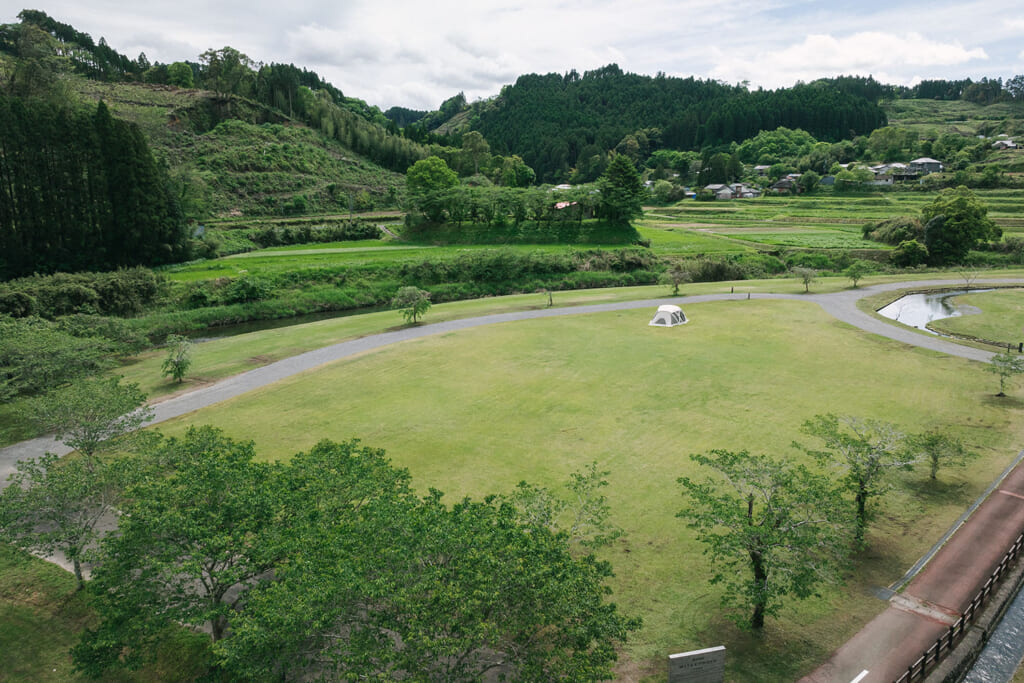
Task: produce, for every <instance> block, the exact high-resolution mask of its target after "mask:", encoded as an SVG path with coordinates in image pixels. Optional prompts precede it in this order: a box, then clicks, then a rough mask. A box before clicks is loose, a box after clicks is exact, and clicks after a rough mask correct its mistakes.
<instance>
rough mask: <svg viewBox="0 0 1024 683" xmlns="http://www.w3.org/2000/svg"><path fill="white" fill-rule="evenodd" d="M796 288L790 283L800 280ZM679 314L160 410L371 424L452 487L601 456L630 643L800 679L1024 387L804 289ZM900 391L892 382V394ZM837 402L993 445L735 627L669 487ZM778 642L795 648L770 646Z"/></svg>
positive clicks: (1000, 434)
mask: <svg viewBox="0 0 1024 683" xmlns="http://www.w3.org/2000/svg"><path fill="white" fill-rule="evenodd" d="M794 285H796V283H794ZM686 312H687V314H688V316H689V317H690V319H691V322H690V324H688V325H686V326H685V327H680V328H674V329H672V330H660V329H653V328H649V327H647V320H648V317H649V314H650V312H649V311H629V312H621V313H608V314H596V315H585V316H573V317H569V318H563V319H558V320H535V321H528V322H523V323H514V324H503V325H496V326H493V327H487V328H477V329H474V330H467V331H464V332H459V333H452V334H445V335H438V336H435V337H429V338H424V339H420V340H416V341H413V342H408V343H404V344H400V345H396V346H394V347H390V348H387V349H383V350H380V351H377V352H374V353H369V354H365V355H362V356H360V357H357V358H353V359H349V360H346V361H341V362H338V363H334V364H331V365H328V366H324V367H322V368H321V369H319V370H318V371H315V372H310V373H307V374H305V375H302V376H299V377H296V378H293V379H290V380H286V381H284V382H281V383H278V384H276V385H274V386H272V387H267V388H265V389H261V390H258V391H255V392H252V393H250V394H248V395H246V396H243V397H240V398H238V399H234V400H232V401H228V402H225V403H223V404H220V405H218V406H215V407H213V408H210V409H206V410H204V411H201V412H199V413H198V414H194V415H190V416H187V417H186V418H183V419H180V420H177V421H175V422H173V423H168V424H166V425H164V426H162V427H161V430H162V431H164V432H167V433H172V434H173V433H180V432H181V431H182V430H183V429H185V427H186V426H187V425H189V424H199V423H208V424H214V425H217V426H220V427H222V428H224V429H225V430H226V431H227V432H228V433H229V434H230V435H232V436H235V437H237V438H244V439H249V438H251V439H254V440H255V442H256V445H257V450H258V452H259V453H260V455H261V457H264V458H268V459H271V458H287V457H288V456H290V455H291V454H293V453H295V452H297V451H299V450H302V449H305V448H308V447H310V446H311V445H312V444H313V443H315V442H316V441H317V440H318V439H320V438H332V439H347V438H350V437H353V436H355V437H359V438H361V439H363V440H364V441H365V442H366V443H367V444H370V445H374V446H379V447H383V448H385V449H387V451H388V453H389V455H390V457H391V458H393V460H394V461H395V463H396V464H398V465H401V466H406V467H409V468H410V470H411V472H412V474H413V476H414V480H415V483H416V485H417V486H418V487H420V489H421V490H423V491H425V490H426V489H427V488H428V487H430V486H434V487H437V488H440V489H441V490H444V491H446V492H447V494H448V496H449V500H455V499H458V498H459V497H461V496H463V495H473V496H482V495H485V494H487V493H491V492H502V491H508V490H510V489H511V488H512V487H513V486H514V485H515V484H516V482H518V481H520V480H523V479H525V480H528V481H532V482H534V483H537V484H540V485H546V486H554V485H557V483H558V482H561V481H563V480H564V479H566V477H567V476H568V474H569V473H570V472H572V471H573V470H576V469H578V468H579V467H581V466H583V465H584V464H586V463H588V462H590V461H592V460H597V461H598V462H599V463H600V465H601V467H602V468H605V469H608V470H610V471H611V474H610V475H609V477H608V479H609V481H610V483H611V486H610V488H609V499H610V502H611V504H612V508H613V510H614V514H615V521H616V522H617V523H618V524H620V525H621V526H623V527H624V528H625V529H626V531H627V534H628V535H627V538H626V539H625V540H623V541H621V542H619V543H617V544H616V546H615V547H614V548H612V549H611V550H609V551H608V552H607V553H606V557H608V559H610V560H611V561H612V562H613V564H614V566H615V568H616V572H617V578H616V580H615V582H614V589H615V599H616V601H617V602H618V603H619V604H620V605H621V606H622V607H623V608H624V609H625V610H626V611H627V612H629V613H631V614H635V615H639V616H642V617H644V620H645V627H644V629H643V631H642V632H641V633H640V634H638V636H637V638H636V639H635V640H634V641H633V642H632V643H631V644H630V646H629V648H628V654H629V656H630V657H631V658H632V659H633V661H634V662H636V663H639V665H640V668H641V669H642V670H643V671H646V672H648V673H653V672H655V671H656V670H657V669H658V668H659V667H660V666H661V661H662V660H663V658H664V655H665V654H667V653H668V652H675V651H680V650H685V649H693V648H697V647H703V646H706V645H708V644H709V643H715V644H718V643H724V644H725V645H726V646H727V648H728V649H729V651H730V653H731V655H730V663H729V674H728V677H729V678H730V680H751V681H753V680H758V681H768V680H771V681H776V680H794V679H795V678H797V677H799V675H801V674H802V673H806V672H807V671H808V670H810V669H811V668H813V667H814V666H815V665H816V664H818V663H820V661H822V660H823V659H824V658H825V657H826V656H827V655H828V653H829V652H830V651H831V650H832V649H834V648H835V647H836V646H837V645H839V644H840V643H841V642H843V641H844V640H845V639H846V638H848V637H849V636H850V635H852V633H854V632H855V631H856V630H857V629H858V628H859V627H860V626H861V625H862V624H863V623H865V622H866V621H867V620H868V619H869V618H870V617H871V616H872V615H873V614H875V613H876V612H877V611H879V610H880V609H881V608H882V607H883V606H884V603H882V602H881V601H878V600H877V599H876V598H874V597H871V596H870V590H871V588H872V587H873V586H875V585H884V584H887V583H889V582H891V581H893V580H895V579H896V578H898V577H899V576H900V575H901V574H902V572H903V571H905V570H906V568H907V567H909V566H910V565H911V564H912V563H913V562H914V561H915V560H916V559H917V557H919V556H920V555H921V554H922V553H923V552H924V550H925V549H927V548H928V547H929V546H930V545H931V543H933V542H934V539H935V538H937V537H938V536H939V535H940V534H941V532H942V531H944V530H945V528H946V527H947V526H948V525H949V523H950V522H951V521H952V520H953V519H954V518H955V517H956V516H957V515H958V514H959V513H960V512H961V511H962V509H963V507H964V505H965V504H966V503H967V501H969V500H970V499H971V498H973V497H974V496H976V495H977V494H978V493H979V492H980V491H981V490H982V489H983V488H984V486H985V485H986V484H987V483H988V482H989V481H991V479H992V478H993V477H994V476H995V474H996V473H997V472H998V471H999V470H1000V469H1001V468H1002V467H1004V466H1005V464H1006V462H1008V460H1009V458H1010V457H1011V456H1012V454H1013V453H1014V452H1015V451H1016V449H1017V445H1018V444H1019V438H1020V436H1021V431H1022V423H1021V420H1020V416H1021V411H1022V409H1024V402H1022V401H1018V400H1016V399H1011V400H1009V401H999V400H995V399H993V398H992V397H991V394H992V386H991V377H990V376H988V374H987V373H985V372H983V371H982V369H981V367H980V366H979V365H978V364H975V363H970V362H967V361H962V360H959V359H954V358H947V357H944V356H941V355H939V354H935V353H931V352H927V351H922V350H918V349H913V348H909V347H906V346H905V345H902V344H898V343H896V342H892V341H889V340H886V339H881V338H878V337H874V336H870V335H867V334H865V333H862V332H860V331H857V330H853V329H851V328H849V327H847V326H845V325H843V324H841V323H838V322H836V321H835V320H833V319H831V318H830V317H829V316H827V315H826V314H825V313H824V312H822V311H821V310H820V309H819V308H818V307H816V306H813V305H809V304H804V303H800V302H783V301H775V302H763V301H757V300H755V301H753V302H746V301H740V302H719V303H711V304H699V305H696V304H695V305H691V306H688V307H686ZM894 387H895V388H898V389H897V390H894ZM830 411H831V412H836V413H842V414H853V415H860V416H865V417H875V418H881V419H885V420H889V421H893V422H895V423H897V424H898V425H899V426H900V427H902V428H904V429H907V430H911V431H917V430H921V429H926V428H931V427H943V428H945V429H947V430H949V431H951V432H952V433H954V434H956V435H957V436H960V437H961V438H963V439H964V440H965V441H967V443H969V444H971V446H972V447H974V448H976V449H978V450H979V451H980V452H982V454H983V458H982V459H981V460H980V461H977V462H976V463H975V465H974V466H972V468H971V469H970V470H969V471H960V470H954V471H947V472H943V473H942V474H941V475H940V477H941V489H942V491H941V492H937V491H934V490H932V489H929V485H928V484H927V483H925V482H923V479H924V478H925V477H926V476H927V475H926V474H925V473H923V472H920V473H915V474H911V475H907V477H906V478H905V479H904V481H903V482H902V483H901V485H899V486H898V487H897V489H896V491H895V492H894V493H893V494H892V495H890V496H889V497H888V499H887V502H886V504H885V505H884V506H883V508H882V510H881V511H880V514H879V516H878V519H877V520H876V523H875V525H874V526H873V527H872V530H871V532H870V534H869V538H870V549H869V550H868V551H867V552H865V553H864V554H863V555H862V556H860V557H859V559H858V561H857V563H856V571H855V573H854V574H853V575H852V576H851V577H850V580H849V582H848V583H847V585H846V586H845V587H833V588H827V589H826V591H825V594H824V597H823V599H821V600H812V601H809V602H806V603H803V604H794V605H792V606H791V607H789V608H787V609H786V610H785V613H784V615H783V618H782V620H781V621H778V622H772V623H771V624H770V625H769V627H768V628H767V629H766V632H765V634H764V636H762V637H758V638H753V637H750V636H748V635H744V634H742V633H740V632H738V631H736V630H735V629H734V628H733V627H732V626H729V625H728V624H727V623H726V622H725V621H724V620H723V619H722V616H721V613H720V610H719V609H718V607H717V602H718V592H717V590H718V589H717V588H715V587H712V586H709V585H708V584H707V583H706V581H704V580H703V579H702V578H701V577H703V576H706V574H707V569H708V567H707V562H706V559H705V558H704V557H703V556H702V555H701V552H700V550H701V549H700V547H699V546H698V545H697V543H696V542H695V540H694V538H693V535H692V533H691V532H690V531H688V529H687V528H686V526H685V524H684V523H683V522H682V521H681V520H678V519H676V518H675V513H676V512H677V511H678V510H679V509H680V508H681V507H682V506H683V505H684V501H683V499H682V497H681V495H680V491H679V489H678V486H677V485H676V483H675V480H676V478H677V477H679V476H683V475H690V476H697V477H701V476H703V473H700V472H697V471H696V470H695V468H694V466H693V464H692V463H691V462H690V460H689V459H688V457H687V456H688V455H689V454H690V453H694V452H703V451H706V450H708V449H710V448H730V449H741V448H748V449H750V450H752V451H754V452H763V453H770V454H773V455H776V456H783V457H787V458H792V459H797V460H802V459H804V456H802V455H801V454H800V453H799V452H798V451H795V450H794V449H792V448H791V447H790V444H791V442H792V440H793V439H794V438H799V425H800V424H801V422H802V421H803V420H805V419H807V418H809V417H811V416H812V415H814V414H817V413H822V412H830ZM781 652H785V653H786V656H781V655H780V654H779V653H781Z"/></svg>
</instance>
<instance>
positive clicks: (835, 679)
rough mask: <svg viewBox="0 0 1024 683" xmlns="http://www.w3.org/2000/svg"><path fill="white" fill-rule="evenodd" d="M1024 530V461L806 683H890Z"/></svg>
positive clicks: (974, 591) (965, 602) (944, 626)
mask: <svg viewBox="0 0 1024 683" xmlns="http://www.w3.org/2000/svg"><path fill="white" fill-rule="evenodd" d="M1022 531H1024V464H1022V465H1018V466H1017V467H1016V468H1014V469H1013V470H1012V471H1011V472H1010V473H1009V474H1008V475H1007V476H1006V478H1005V479H1004V480H1003V481H1002V483H1001V484H1000V485H999V486H997V487H996V489H995V490H994V491H993V492H992V493H991V494H990V495H989V497H988V498H987V499H985V501H984V502H983V503H982V504H981V505H980V506H979V507H978V509H977V510H976V511H975V512H974V514H973V515H971V516H970V517H969V518H968V519H967V521H966V522H964V524H963V526H961V527H960V528H959V529H958V530H957V531H956V533H954V534H953V536H952V537H951V538H950V539H949V541H948V542H946V544H945V545H944V546H942V548H941V549H940V550H939V552H938V553H937V554H936V555H935V557H933V558H932V559H931V560H930V561H929V562H928V564H926V565H925V566H924V568H923V569H922V570H921V572H920V573H919V574H918V575H917V576H916V577H915V578H914V579H913V580H912V581H911V582H910V583H909V584H908V585H907V587H906V589H905V590H904V591H903V592H902V593H901V594H899V595H898V596H895V597H894V598H893V599H892V600H890V603H889V607H888V608H887V609H886V610H885V611H884V612H882V613H881V614H879V615H878V616H877V617H875V618H874V619H873V620H872V621H871V622H869V623H868V625H867V626H865V627H864V628H863V629H861V630H860V632H859V633H857V635H855V636H854V637H853V638H851V639H850V640H849V641H847V642H846V643H845V644H844V645H843V646H842V647H840V648H839V649H838V650H836V651H835V652H834V653H833V654H832V657H831V658H830V659H829V660H828V661H827V662H826V663H825V664H823V665H822V666H821V667H819V668H818V669H816V670H815V671H814V672H813V673H811V674H810V675H808V676H806V677H805V678H803V679H802V681H803V682H804V683H849V682H850V681H852V680H854V679H855V678H856V677H857V676H858V675H860V673H861V672H863V671H865V670H866V671H867V672H868V674H867V676H865V677H864V678H863V679H861V683H891V682H892V681H894V680H896V679H897V678H899V677H900V676H901V675H903V673H904V672H905V671H906V670H907V668H908V667H909V666H910V665H911V664H913V663H914V662H916V661H917V659H918V658H919V657H920V656H921V654H922V653H923V652H924V651H925V650H926V649H927V648H929V647H931V646H932V645H933V644H934V643H935V641H936V640H937V639H938V638H939V637H940V636H942V635H943V634H944V633H945V632H946V629H947V628H948V627H949V624H950V623H951V622H952V620H953V619H954V618H955V617H956V616H958V615H960V614H961V613H962V612H963V610H964V609H965V608H966V607H967V605H969V604H970V602H971V600H972V599H974V596H975V595H976V594H977V593H978V591H979V590H980V589H981V587H982V586H983V585H984V583H985V581H987V580H988V577H989V576H991V574H992V572H993V570H995V568H996V566H997V565H998V564H999V562H1000V560H1002V558H1003V555H1004V554H1005V553H1006V551H1007V550H1008V549H1009V547H1010V546H1011V545H1012V544H1013V542H1014V540H1016V538H1017V536H1018V535H1020V533H1021V532H1022Z"/></svg>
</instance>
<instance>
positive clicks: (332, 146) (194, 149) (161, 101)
mask: <svg viewBox="0 0 1024 683" xmlns="http://www.w3.org/2000/svg"><path fill="white" fill-rule="evenodd" d="M74 83H75V90H76V92H77V93H78V95H79V96H80V97H81V98H82V99H83V100H94V101H99V100H103V101H104V102H106V103H107V105H108V106H109V107H110V109H111V111H112V112H114V114H115V115H116V116H118V117H120V118H124V119H126V120H128V121H132V122H134V123H136V124H138V125H139V127H140V128H141V129H142V130H143V132H144V133H145V134H146V137H147V139H148V140H149V142H150V145H151V146H152V148H153V151H154V153H155V154H156V155H157V156H158V157H159V158H161V159H163V160H165V161H166V163H167V164H168V166H169V167H170V170H171V175H172V177H173V178H175V179H176V180H177V182H178V185H179V191H181V192H182V199H183V200H184V201H183V204H184V208H185V210H186V212H187V213H188V214H189V215H190V217H193V218H197V219H201V218H205V217H207V216H217V215H223V214H229V213H230V214H237V213H241V214H243V215H293V214H303V213H314V212H332V211H338V210H345V211H347V210H348V209H349V201H350V198H351V200H352V203H353V205H354V206H356V207H358V208H360V209H371V208H377V207H385V206H393V205H394V204H395V202H396V199H397V197H398V195H399V193H400V192H401V190H402V188H403V187H404V184H405V178H404V176H402V175H401V174H399V173H395V172H393V171H388V170H386V169H384V168H381V167H380V166H378V165H376V164H374V163H373V162H371V161H369V160H367V159H365V158H363V157H361V156H360V155H358V154H355V153H353V152H352V151H351V150H350V149H347V148H346V147H344V146H343V145H342V144H340V143H339V142H337V141H336V140H332V139H330V138H328V137H326V136H324V135H322V134H320V133H319V132H318V131H315V130H313V129H311V128H309V127H307V126H305V125H303V124H301V123H298V122H296V121H294V120H292V119H290V118H288V117H286V116H285V115H283V114H281V113H280V112H278V111H275V110H273V109H271V108H269V107H265V106H262V105H259V104H258V103H255V102H252V101H249V100H245V99H236V100H234V101H233V102H232V111H231V118H230V119H228V120H225V121H219V122H218V119H219V118H221V116H222V114H221V113H220V110H219V108H218V106H217V103H216V102H215V101H214V99H213V94H212V93H210V92H208V91H203V90H195V89H183V88H175V87H174V86H168V85H156V84H143V83H104V82H99V81H92V80H86V79H74Z"/></svg>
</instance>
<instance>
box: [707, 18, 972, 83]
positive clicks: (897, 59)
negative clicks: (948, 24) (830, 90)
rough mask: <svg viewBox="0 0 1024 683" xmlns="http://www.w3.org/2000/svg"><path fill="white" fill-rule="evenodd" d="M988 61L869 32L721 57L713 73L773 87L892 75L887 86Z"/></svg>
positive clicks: (912, 38) (948, 47) (954, 47)
mask: <svg viewBox="0 0 1024 683" xmlns="http://www.w3.org/2000/svg"><path fill="white" fill-rule="evenodd" d="M987 59H988V54H986V52H985V49H984V48H981V47H973V48H965V47H963V46H962V45H960V44H959V43H957V42H949V43H944V42H940V41H936V40H930V39H928V38H925V37H924V36H922V35H920V34H918V33H906V34H903V35H897V34H894V33H883V32H878V31H866V32H862V33H855V34H853V35H850V36H846V37H840V38H837V37H835V36H832V35H828V34H812V35H808V36H807V37H806V38H804V40H803V41H802V42H800V43H798V44H795V45H792V46H790V47H786V48H783V49H780V50H770V49H764V48H761V49H759V50H758V51H757V52H756V53H754V54H745V55H744V54H741V55H735V56H734V55H731V54H730V55H726V54H723V53H722V52H718V59H717V60H716V64H715V66H714V67H713V68H712V70H711V73H712V75H713V76H715V77H716V78H720V79H723V80H726V81H729V82H733V81H737V82H738V81H741V80H750V81H752V82H754V83H759V84H763V85H765V86H768V87H779V86H785V85H791V84H792V83H793V82H795V81H796V80H813V79H814V78H818V77H821V76H834V75H838V74H851V75H852V74H859V75H864V76H866V75H868V74H873V75H874V76H875V78H876V79H878V80H882V78H881V74H890V75H889V76H887V77H886V78H885V80H886V81H887V82H890V83H906V82H910V81H913V79H914V78H915V76H913V75H912V74H913V73H914V72H913V71H911V69H913V70H920V69H922V68H927V67H949V66H958V65H963V64H966V63H968V62H971V61H974V60H987ZM892 74H902V75H892Z"/></svg>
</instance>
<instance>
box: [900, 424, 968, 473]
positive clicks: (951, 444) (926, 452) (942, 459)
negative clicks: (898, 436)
mask: <svg viewBox="0 0 1024 683" xmlns="http://www.w3.org/2000/svg"><path fill="white" fill-rule="evenodd" d="M907 451H908V453H910V454H911V455H914V456H916V458H917V459H919V460H924V461H925V462H927V463H928V473H929V477H930V478H931V479H933V480H934V479H936V478H937V476H938V474H939V468H940V467H941V466H943V465H946V466H950V465H953V466H961V467H962V466H964V465H966V464H967V462H968V461H969V460H972V459H973V458H977V457H978V453H977V452H976V451H970V450H968V449H967V448H966V447H965V446H964V444H963V442H962V441H961V440H960V439H957V438H954V437H952V436H949V435H948V434H944V433H942V432H940V431H938V430H932V431H929V432H923V433H921V434H913V435H911V436H908V437H907Z"/></svg>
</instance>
